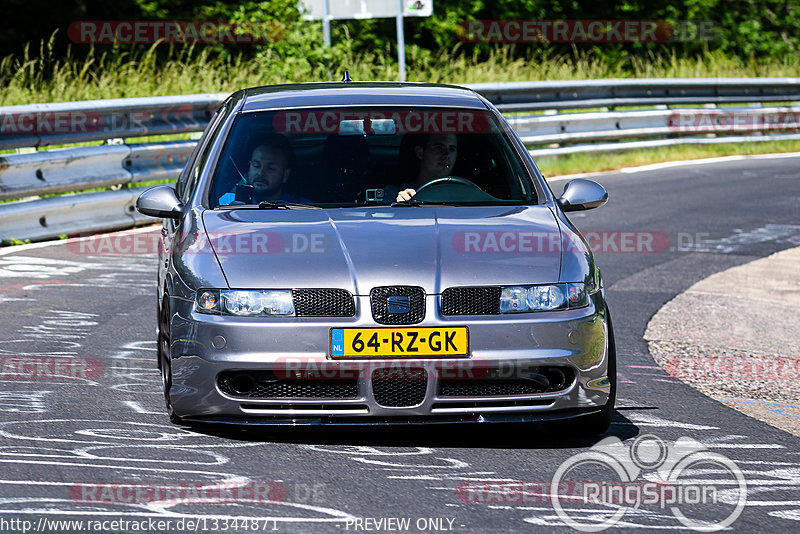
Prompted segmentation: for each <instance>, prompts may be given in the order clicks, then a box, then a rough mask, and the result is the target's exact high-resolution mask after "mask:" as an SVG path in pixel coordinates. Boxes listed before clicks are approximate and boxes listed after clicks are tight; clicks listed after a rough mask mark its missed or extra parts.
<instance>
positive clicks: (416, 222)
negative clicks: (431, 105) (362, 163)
mask: <svg viewBox="0 0 800 534" xmlns="http://www.w3.org/2000/svg"><path fill="white" fill-rule="evenodd" d="M203 222H204V225H205V231H206V238H207V242H208V246H209V248H210V249H211V250H212V251H213V253H214V254H216V256H217V258H218V259H219V263H220V266H221V268H222V270H223V272H224V275H225V277H226V279H227V281H228V285H229V286H230V287H232V288H241V289H249V288H275V289H278V288H327V287H335V288H342V289H347V290H348V291H350V292H352V293H353V294H357V295H367V294H369V292H370V290H371V289H372V288H373V287H378V286H392V285H411V286H421V287H422V288H424V289H425V292H426V293H428V294H435V293H440V292H441V291H442V290H443V289H446V288H448V287H451V286H473V285H501V284H504V285H511V284H537V283H552V282H556V281H558V279H559V271H560V263H561V253H560V251H561V246H560V243H561V241H560V240H561V234H560V233H559V228H558V225H557V223H556V220H555V217H554V215H553V213H552V212H551V211H550V210H549V208H547V207H546V206H509V207H497V206H476V207H463V206H458V207H456V206H425V207H404V208H388V207H381V208H377V207H376V208H352V209H295V210H256V209H233V210H228V209H226V210H207V211H205V212H204V213H203Z"/></svg>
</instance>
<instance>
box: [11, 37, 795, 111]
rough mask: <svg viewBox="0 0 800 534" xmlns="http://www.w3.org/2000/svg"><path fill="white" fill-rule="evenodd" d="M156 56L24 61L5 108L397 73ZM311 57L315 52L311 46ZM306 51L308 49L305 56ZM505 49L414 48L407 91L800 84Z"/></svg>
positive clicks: (392, 66)
mask: <svg viewBox="0 0 800 534" xmlns="http://www.w3.org/2000/svg"><path fill="white" fill-rule="evenodd" d="M160 46H161V47H165V48H164V49H163V51H162V53H161V56H159V54H157V53H156V52H157V51H158V50H159V49H158V48H157V46H156V45H154V46H152V47H150V48H149V49H141V48H140V49H135V48H134V49H125V48H124V47H117V48H116V49H113V51H112V52H111V53H110V52H100V51H98V50H92V51H90V53H89V54H88V56H87V57H86V58H79V57H77V56H75V55H74V54H71V53H70V54H68V55H67V56H66V57H63V58H56V57H52V52H51V50H50V47H48V46H47V45H45V44H44V43H42V44H41V45H40V46H39V49H38V51H33V52H29V54H28V55H27V56H26V57H25V58H23V59H15V58H12V57H6V58H4V59H2V60H0V87H2V91H0V105H15V104H29V103H35V102H63V101H74V100H91V99H106V98H123V97H136V96H158V95H178V94H192V93H205V92H233V91H235V90H237V89H241V88H244V87H252V86H257V85H267V84H277V83H288V82H310V81H329V80H338V79H340V78H341V75H342V72H343V71H344V70H345V69H347V70H350V72H351V75H352V77H353V79H355V80H396V79H397V64H396V62H395V57H394V55H393V54H392V53H391V51H389V50H377V51H370V52H365V53H355V52H353V51H352V48H351V47H349V46H348V43H347V42H345V43H340V44H338V45H337V46H335V47H334V48H331V49H321V48H314V49H313V52H314V53H313V54H310V53H305V54H301V53H296V54H294V55H283V56H279V55H277V54H275V53H273V52H271V51H269V50H266V51H264V52H262V53H259V54H258V55H257V56H256V57H255V58H243V57H241V56H230V55H227V54H226V53H225V52H220V51H216V50H214V49H212V48H209V47H202V46H194V47H191V46H189V47H184V48H169V47H168V45H160ZM305 46H306V48H308V47H309V46H310V45H308V44H306V45H305ZM298 49H300V48H299V47H298ZM511 51H512V49H511V48H507V47H506V48H504V47H498V48H497V49H496V50H495V51H494V52H493V53H492V54H491V55H490V56H489V57H488V58H487V59H485V60H480V59H478V58H477V57H476V56H471V55H470V54H468V53H466V52H465V50H464V49H462V48H460V47H456V49H455V50H442V51H441V52H439V53H438V54H434V53H431V52H430V51H428V50H425V49H422V48H419V47H417V46H414V45H410V46H408V47H407V64H408V79H409V81H422V82H442V83H478V82H500V81H535V80H580V79H594V78H645V77H653V78H695V77H756V76H777V77H782V76H788V77H792V76H794V77H796V76H800V57H797V56H794V55H787V56H786V57H784V58H782V59H773V60H765V59H756V58H739V57H734V56H730V55H725V54H722V53H717V52H706V53H704V54H702V55H699V56H696V57H679V56H675V55H667V54H665V55H660V56H659V55H653V54H649V55H643V56H632V57H630V58H629V59H628V60H627V61H623V62H610V61H608V60H605V59H602V58H601V57H599V56H596V55H593V54H592V53H591V52H579V51H575V52H574V53H572V54H569V55H554V54H551V53H546V52H538V53H531V54H529V57H525V58H515V57H513V56H512V54H511Z"/></svg>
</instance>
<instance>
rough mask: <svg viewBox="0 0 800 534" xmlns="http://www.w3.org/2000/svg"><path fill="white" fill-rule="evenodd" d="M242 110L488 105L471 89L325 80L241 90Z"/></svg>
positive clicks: (472, 107)
mask: <svg viewBox="0 0 800 534" xmlns="http://www.w3.org/2000/svg"><path fill="white" fill-rule="evenodd" d="M244 97H245V102H244V106H243V107H242V111H244V112H247V111H261V110H270V109H286V108H308V107H312V108H315V107H347V106H420V107H448V108H451V107H453V108H469V109H482V110H485V109H487V107H486V104H485V103H484V102H483V100H482V99H481V97H480V96H479V95H478V94H477V93H476V92H474V91H473V90H471V89H467V88H466V87H459V86H457V85H442V84H430V83H400V82H347V83H343V82H326V83H298V84H286V85H268V86H264V87H254V88H251V89H245V90H244Z"/></svg>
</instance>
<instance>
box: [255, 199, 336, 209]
mask: <svg viewBox="0 0 800 534" xmlns="http://www.w3.org/2000/svg"><path fill="white" fill-rule="evenodd" d="M258 209H260V210H291V209H308V210H318V209H322V208H320V207H319V206H312V205H311V204H299V203H297V202H286V201H285V200H264V201H262V202H259V203H258Z"/></svg>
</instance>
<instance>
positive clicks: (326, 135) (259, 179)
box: [209, 108, 536, 207]
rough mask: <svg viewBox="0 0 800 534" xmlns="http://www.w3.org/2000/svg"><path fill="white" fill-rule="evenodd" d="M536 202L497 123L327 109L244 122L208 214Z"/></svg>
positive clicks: (220, 170) (235, 132)
mask: <svg viewBox="0 0 800 534" xmlns="http://www.w3.org/2000/svg"><path fill="white" fill-rule="evenodd" d="M405 189H413V190H414V191H415V196H414V198H416V199H417V200H421V201H423V202H430V203H438V202H443V203H457V204H462V203H463V204H520V203H531V202H536V198H535V193H534V192H533V191H534V189H533V186H532V184H531V181H530V177H529V176H528V174H527V170H526V168H525V166H524V165H523V163H522V162H521V161H520V160H519V157H518V156H517V154H516V152H514V150H513V148H512V146H511V143H510V141H509V139H508V138H507V137H506V135H505V134H504V133H503V132H502V130H501V129H500V127H499V125H498V124H497V123H496V121H495V119H494V117H493V115H492V114H491V113H489V112H485V111H479V110H469V109H465V110H461V109H438V108H388V109H385V108H381V109H379V108H344V109H342V108H339V109H333V108H325V109H301V110H286V111H277V112H276V111H270V112H251V113H244V114H241V115H240V116H239V117H237V118H236V121H235V123H234V125H233V128H232V129H231V133H230V135H229V137H228V139H227V141H226V144H225V147H224V150H223V153H222V155H221V157H220V160H219V164H218V166H217V170H216V173H215V176H214V179H213V182H212V184H211V191H210V194H209V198H210V204H211V207H216V206H218V205H229V204H232V203H245V204H251V203H257V202H259V201H261V200H285V201H290V202H302V203H310V204H314V205H318V206H323V207H338V206H352V205H363V204H372V203H374V204H390V203H392V202H394V201H395V199H396V197H397V194H398V192H399V191H401V190H405Z"/></svg>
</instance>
